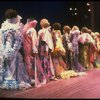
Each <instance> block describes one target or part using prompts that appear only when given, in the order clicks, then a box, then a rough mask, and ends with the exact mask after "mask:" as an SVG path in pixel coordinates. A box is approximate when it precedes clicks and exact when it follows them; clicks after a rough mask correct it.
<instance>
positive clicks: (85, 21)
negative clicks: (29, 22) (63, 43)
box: [0, 0, 100, 32]
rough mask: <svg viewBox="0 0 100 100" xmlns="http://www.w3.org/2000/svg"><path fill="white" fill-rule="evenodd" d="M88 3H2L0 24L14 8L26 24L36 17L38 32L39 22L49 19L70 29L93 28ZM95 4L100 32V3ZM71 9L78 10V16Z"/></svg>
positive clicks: (97, 28)
mask: <svg viewBox="0 0 100 100" xmlns="http://www.w3.org/2000/svg"><path fill="white" fill-rule="evenodd" d="M86 3H87V1H28V0H27V1H0V24H1V23H2V22H3V21H4V20H5V17H4V14H5V11H6V10H7V9H8V8H13V9H15V10H17V12H18V14H19V15H21V16H22V18H23V19H22V22H23V23H24V24H25V23H26V19H27V18H28V17H34V18H35V19H36V20H37V21H38V24H37V30H39V29H40V25H39V22H40V20H41V19H42V18H47V19H48V20H49V21H50V23H51V25H52V24H53V23H54V22H59V23H60V24H61V26H62V27H63V26H64V25H65V24H67V25H69V26H70V27H72V26H73V25H78V26H79V28H80V29H81V28H82V27H83V26H87V27H88V28H91V13H90V12H88V9H89V7H88V6H86ZM93 3H94V24H95V29H94V30H95V31H99V32H100V22H99V18H100V2H99V1H93ZM70 7H73V8H75V7H76V8H77V11H76V12H77V16H74V15H72V14H74V12H75V11H70V10H69V8H70Z"/></svg>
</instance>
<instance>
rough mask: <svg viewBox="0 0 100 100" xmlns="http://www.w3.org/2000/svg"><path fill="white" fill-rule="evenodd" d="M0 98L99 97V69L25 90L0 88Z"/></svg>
mask: <svg viewBox="0 0 100 100" xmlns="http://www.w3.org/2000/svg"><path fill="white" fill-rule="evenodd" d="M0 98H33V99H34V98H36V99H37V98H39V99H40V98H41V99H43V98H48V99H49V98H54V99H55V98H100V69H93V70H90V71H88V72H87V75H86V76H79V77H74V78H71V79H60V80H57V81H50V82H49V83H47V84H46V85H44V86H42V87H39V88H35V87H34V86H33V87H32V88H30V89H27V90H0Z"/></svg>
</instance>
